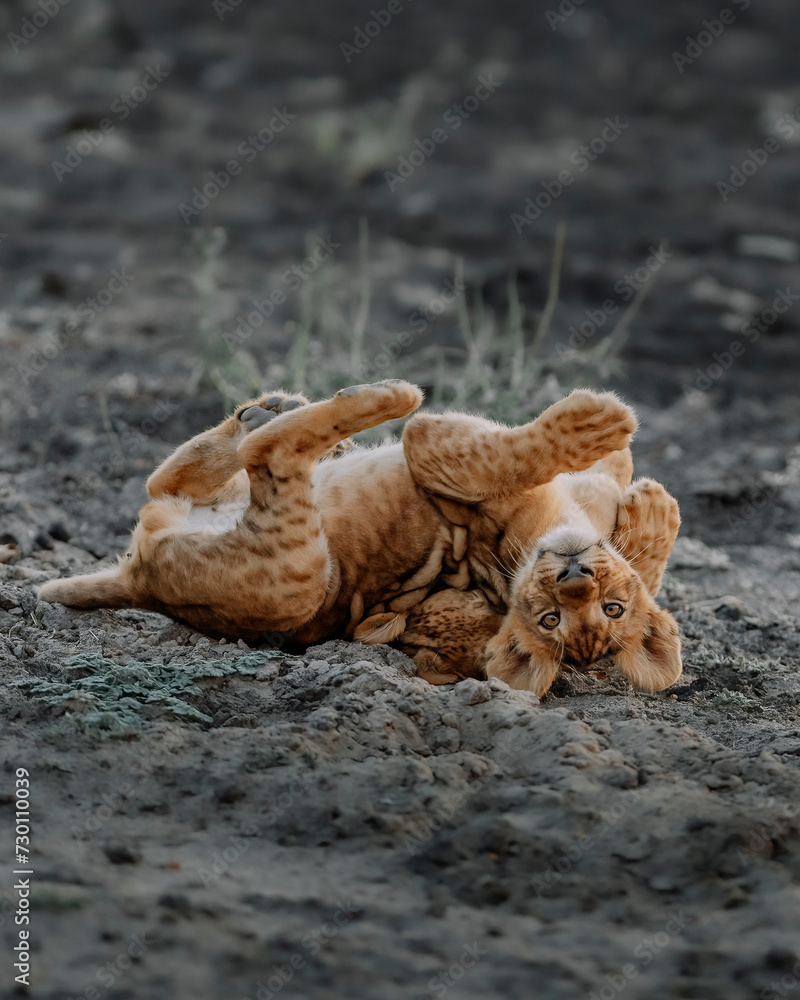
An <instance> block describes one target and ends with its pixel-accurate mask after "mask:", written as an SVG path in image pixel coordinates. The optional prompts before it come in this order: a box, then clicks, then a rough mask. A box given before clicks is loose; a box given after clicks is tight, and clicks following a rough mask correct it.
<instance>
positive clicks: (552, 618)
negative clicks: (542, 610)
mask: <svg viewBox="0 0 800 1000" xmlns="http://www.w3.org/2000/svg"><path fill="white" fill-rule="evenodd" d="M560 621H561V615H560V614H558V612H557V611H548V612H547V614H546V615H542V617H541V618H540V619H539V624H540V625H541V626H543V627H544V628H555V627H556V625H558V623H559V622H560Z"/></svg>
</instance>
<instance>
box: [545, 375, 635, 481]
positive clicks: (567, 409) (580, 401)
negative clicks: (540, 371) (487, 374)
mask: <svg viewBox="0 0 800 1000" xmlns="http://www.w3.org/2000/svg"><path fill="white" fill-rule="evenodd" d="M536 425H537V428H538V429H539V430H540V431H541V433H542V434H543V436H544V440H545V446H546V447H547V448H549V449H551V450H552V453H553V454H557V455H558V456H559V458H560V459H561V460H562V461H563V462H564V463H565V466H566V469H565V471H574V472H578V471H580V470H581V469H586V468H588V467H589V466H590V465H593V464H594V463H595V462H597V461H599V460H600V459H602V458H605V457H606V455H609V454H611V452H614V451H621V450H622V449H623V448H627V447H628V445H629V444H630V440H631V437H632V436H633V434H634V432H635V430H636V428H637V426H638V423H637V420H636V416H635V414H634V412H633V410H632V409H631V408H630V407H629V406H628V405H627V404H626V403H623V402H622V401H621V400H620V399H618V398H617V397H616V396H615V395H614V394H613V393H610V392H591V391H590V390H588V389H576V390H575V391H574V392H572V393H570V395H569V396H567V397H566V399H562V400H559V402H557V403H554V404H553V405H552V406H550V407H548V408H547V409H546V410H545V411H544V413H542V414H541V415H540V416H539V417H538V418H537V420H536Z"/></svg>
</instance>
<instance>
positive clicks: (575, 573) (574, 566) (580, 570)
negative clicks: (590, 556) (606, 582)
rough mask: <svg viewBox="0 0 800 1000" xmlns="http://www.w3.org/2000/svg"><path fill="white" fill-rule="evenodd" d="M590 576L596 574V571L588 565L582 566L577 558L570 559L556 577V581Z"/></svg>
mask: <svg viewBox="0 0 800 1000" xmlns="http://www.w3.org/2000/svg"><path fill="white" fill-rule="evenodd" d="M589 576H594V573H593V572H592V571H591V570H590V569H589V567H588V566H582V565H581V564H580V563H579V562H578V561H577V560H576V559H570V561H569V562H568V563H567V565H566V566H565V567H564V568H563V569H562V570H561V572H560V573H559V574H558V576H557V577H556V583H565V582H566V581H567V580H580V579H581V578H582V577H589Z"/></svg>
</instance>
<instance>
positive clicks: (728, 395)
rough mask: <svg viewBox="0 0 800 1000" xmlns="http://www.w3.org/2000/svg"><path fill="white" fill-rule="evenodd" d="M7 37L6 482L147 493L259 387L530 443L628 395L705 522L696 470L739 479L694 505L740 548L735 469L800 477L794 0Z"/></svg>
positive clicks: (799, 125)
mask: <svg viewBox="0 0 800 1000" xmlns="http://www.w3.org/2000/svg"><path fill="white" fill-rule="evenodd" d="M0 21H2V36H3V37H2V44H3V58H2V61H0V74H2V84H3V85H2V97H0V122H1V123H2V127H0V145H1V146H2V160H0V213H1V215H0V218H1V219H2V226H1V227H0V231H1V232H2V238H0V279H1V280H2V291H1V292H0V295H1V297H2V302H1V305H2V311H1V312H0V343H1V344H2V348H3V358H4V367H5V369H6V370H5V373H4V376H3V390H4V392H3V398H2V401H0V430H2V433H3V435H4V437H5V440H6V441H7V442H9V443H12V442H13V445H14V446H13V448H11V449H10V450H8V451H6V452H5V453H4V457H3V468H5V469H6V470H8V471H14V470H15V469H21V468H27V467H30V465H31V463H34V464H36V463H41V462H42V461H45V462H46V461H47V460H49V459H52V458H57V459H59V460H62V459H74V461H75V464H76V467H80V465H81V463H82V462H83V464H88V465H89V466H97V467H99V466H101V465H102V466H103V467H104V468H105V470H106V471H105V472H103V471H100V473H99V474H100V476H101V479H102V480H103V484H104V485H107V484H109V483H110V484H112V485H114V486H115V488H116V487H117V486H119V487H120V488H121V486H124V483H125V482H126V481H127V479H128V478H131V477H133V478H135V479H136V482H137V483H138V484H139V486H140V484H141V477H142V474H143V473H145V472H146V471H147V469H149V468H150V467H152V464H153V454H152V452H153V449H155V453H156V454H155V457H156V458H157V457H159V455H160V452H159V448H160V447H161V445H160V444H159V442H165V443H168V444H173V445H174V444H175V443H177V442H178V441H180V440H182V439H183V438H185V437H186V436H187V435H189V434H191V433H195V432H196V431H198V430H200V429H202V428H203V427H205V426H207V425H208V424H210V423H212V422H215V421H217V420H218V419H219V418H220V417H221V416H222V415H223V414H224V412H225V410H226V408H228V407H229V406H230V405H231V404H232V403H233V402H235V401H238V400H241V399H242V398H246V397H248V396H249V395H252V394H253V393H255V392H257V391H262V390H263V389H265V388H274V387H276V386H279V385H281V386H284V387H287V388H291V389H300V388H304V389H306V391H308V393H309V394H310V395H312V396H318V395H322V394H325V393H328V392H331V391H333V390H335V389H336V388H339V387H340V386H341V385H344V384H348V383H351V382H358V381H365V380H371V379H374V378H379V377H397V376H405V377H410V378H413V379H415V380H417V381H419V382H420V383H421V384H422V385H424V387H425V388H426V390H427V392H428V397H429V401H430V402H431V404H432V405H455V406H460V407H463V408H470V409H475V410H478V411H481V412H488V413H490V414H492V415H494V416H497V417H499V418H500V419H505V420H512V421H513V420H520V419H525V418H527V417H529V416H530V415H532V414H533V413H535V412H536V411H537V410H538V409H539V408H540V407H541V406H542V405H544V404H545V403H547V402H549V401H551V400H552V399H554V398H557V397H558V396H559V395H561V394H562V393H563V392H564V391H565V390H568V389H569V388H571V387H572V386H574V385H578V384H592V385H603V386H611V387H615V388H618V389H620V390H621V391H622V392H623V393H624V394H625V395H626V397H628V398H629V399H631V400H632V401H633V402H635V403H636V404H638V405H639V406H640V407H644V408H645V412H647V408H648V407H651V408H652V410H653V413H654V417H653V420H652V421H650V425H651V426H652V427H654V428H655V431H656V437H657V440H656V439H655V438H654V440H653V442H652V443H651V446H649V450H648V451H647V455H648V456H649V460H650V461H652V462H655V463H662V465H661V466H660V467H659V471H660V472H661V474H662V475H663V476H664V477H665V478H666V479H667V480H668V481H669V482H670V483H671V484H672V486H673V488H674V489H675V490H677V492H678V493H679V494H680V493H681V490H682V484H681V476H680V469H681V462H682V460H683V459H684V458H685V457H686V455H687V454H691V453H692V452H694V453H696V455H701V454H702V453H703V452H706V451H708V450H709V449H712V450H713V451H714V453H715V455H716V456H717V457H718V456H719V455H721V454H723V453H725V454H726V455H727V458H725V459H724V461H722V465H721V466H720V469H719V471H718V473H717V472H715V473H713V474H712V473H709V476H710V479H709V482H708V483H706V484H705V486H703V490H705V492H704V493H702V491H701V493H702V496H700V497H699V499H698V495H696V491H694V492H691V496H690V495H689V492H690V491H685V492H686V495H685V496H681V499H682V501H684V502H685V503H686V504H687V505H689V506H691V504H693V503H695V502H698V503H700V502H702V503H704V504H705V505H706V507H708V508H710V509H709V510H708V511H706V513H707V514H708V516H707V517H706V518H705V524H706V525H707V526H708V530H713V529H714V528H715V526H718V527H719V528H720V530H723V531H724V529H725V524H726V521H725V518H723V517H722V514H721V513H720V512H719V511H717V512H716V513H715V504H716V505H717V506H719V503H722V504H723V506H724V505H725V504H730V503H733V502H736V501H737V498H741V497H740V495H741V496H744V494H742V490H745V492H746V489H747V488H748V487H747V483H746V482H745V483H744V484H743V483H739V485H738V486H737V485H735V484H734V485H731V476H732V475H733V472H732V471H731V470H734V472H735V473H736V475H740V474H742V470H745V471H746V470H747V469H748V468H750V466H751V465H752V463H753V462H755V463H756V465H758V463H759V462H761V463H762V465H763V464H764V463H766V467H767V471H769V469H772V470H773V471H774V470H776V469H781V468H783V466H784V465H785V451H786V448H782V445H781V441H783V442H784V443H785V444H786V447H788V446H789V444H790V443H791V442H796V441H797V436H798V430H799V429H800V412H799V411H798V408H797V405H796V395H797V394H796V379H797V362H798V359H799V354H798V325H800V300H798V294H800V279H799V278H798V270H797V269H798V260H800V243H799V242H798V228H797V216H796V208H797V205H798V199H800V185H798V183H797V180H798V167H800V81H799V80H798V78H797V59H796V53H797V39H798V29H799V28H800V9H798V8H797V7H796V6H795V5H793V4H790V3H788V2H785V0H783V2H781V0H760V2H759V3H758V4H753V5H751V4H750V3H749V2H748V0H735V2H733V0H732V2H731V4H730V6H729V7H727V8H724V9H722V8H720V6H719V5H718V4H717V5H712V4H703V3H693V2H678V3H674V4H670V5H661V6H655V5H650V6H649V7H647V8H643V7H642V6H641V5H637V4H634V3H630V2H628V0H611V2H606V3H602V4H601V3H599V2H597V0H584V2H580V3H578V2H574V0H562V2H560V3H556V2H555V0H553V2H552V3H550V4H549V5H548V4H547V3H539V2H535V3H529V4H520V3H516V2H509V0H498V2H495V3H493V4H479V3H476V2H473V0H462V2H460V3H457V4H456V3H452V4H451V3H444V2H440V3H428V4H424V5H423V4H420V3H418V2H416V0H393V2H392V3H391V4H383V3H382V0H381V2H376V4H375V5H372V6H370V5H367V4H361V3H355V2H352V3H351V2H339V3H331V4H315V5H310V4H304V3H298V2H292V3H290V2H288V0H275V2H271V3H263V2H259V0H207V2H202V3H196V2H195V3H189V2H183V0H160V2H158V3H155V2H150V0H144V2H142V3H139V4H130V3H122V2H111V0H68V2H66V3H61V2H60V0H30V2H29V0H25V2H16V0H15V2H9V3H6V4H5V5H4V6H3V8H2V10H1V11H0ZM736 345H738V346H736ZM44 400H46V402H44ZM668 414H669V415H671V416H669V419H667V415H668ZM657 415H660V416H657ZM657 419H660V420H661V423H659V424H657V425H656V420H657ZM776 424H777V425H778V427H779V428H780V429H778V430H776V429H775V425H776ZM103 428H105V431H104V430H103ZM758 428H761V430H758ZM127 432H131V433H132V434H133V435H134V437H133V438H130V440H131V441H132V442H133V443H130V444H128V445H126V444H125V441H126V440H128V438H126V434H127ZM776 434H777V435H778V438H779V439H780V440H778V442H777V446H778V449H779V451H780V454H778V453H777V452H776V453H774V454H773V453H770V454H769V455H767V458H764V451H763V447H767V450H768V449H769V447H773V449H774V447H775V446H776V441H775V440H774V437H775V435H776ZM781 435H783V438H781ZM743 436H747V437H748V440H750V441H751V442H752V441H753V440H755V442H756V444H755V445H754V446H752V447H751V445H749V444H748V445H747V446H745V444H743V441H742V439H743ZM142 438H144V439H145V444H146V446H141V439H142ZM136 440H138V441H139V446H135V444H136ZM642 441H643V442H644V444H643V445H642V447H644V445H645V444H646V443H647V439H646V437H645V438H642ZM762 446H763V447H762ZM743 448H744V449H745V450H744V451H742V449H743ZM781 448H782V450H781ZM748 449H749V450H748ZM754 449H755V450H756V451H758V455H757V456H756V457H755V458H754V457H753V454H752V452H753V450H754ZM643 454H644V453H643ZM715 460H716V459H715ZM109 462H112V463H115V464H112V466H111V467H109V465H108V463H109ZM663 463H666V465H664V464H663ZM670 463H672V464H671V465H670ZM109 468H110V471H109ZM761 471H763V470H762V469H760V468H755V467H754V471H753V476H756V477H757V475H759V474H760V473H761ZM751 478H752V477H751ZM70 482H71V481H66V482H65V484H64V492H65V493H66V494H69V493H70V490H71V488H72V487H71V486H70ZM751 485H752V484H751ZM138 488H139V487H138V486H137V489H138ZM737 490H738V493H737ZM709 498H711V499H709ZM714 498H716V499H714ZM130 499H131V503H130V516H131V517H132V516H133V513H134V512H135V506H136V504H138V502H139V500H140V499H141V494H140V492H136V494H135V496H134V494H133V493H131V497H130ZM745 499H746V497H745ZM134 500H135V501H136V504H134V503H133V501H134ZM773 508H774V509H773V514H774V513H775V512H776V511H777V507H775V506H774V505H773ZM687 509H688V508H687ZM718 514H719V516H717V515H718ZM126 516H128V515H126ZM771 516H772V515H770V516H769V517H767V519H766V520H764V519H761V520H760V523H762V524H764V525H767V524H768V523H771V521H770V517H771ZM122 522H124V531H127V528H128V522H127V521H126V520H125V517H123V518H122ZM120 530H122V529H120ZM97 545H99V543H96V546H97ZM99 548H100V550H101V551H102V549H103V546H99Z"/></svg>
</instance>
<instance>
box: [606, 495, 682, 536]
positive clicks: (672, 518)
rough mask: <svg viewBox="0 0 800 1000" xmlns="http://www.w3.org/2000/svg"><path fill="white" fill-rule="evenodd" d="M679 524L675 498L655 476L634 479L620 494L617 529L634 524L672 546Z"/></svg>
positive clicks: (627, 528) (639, 530)
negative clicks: (621, 494) (652, 477)
mask: <svg viewBox="0 0 800 1000" xmlns="http://www.w3.org/2000/svg"><path fill="white" fill-rule="evenodd" d="M680 524H681V515H680V511H679V509H678V501H677V500H676V499H675V498H674V497H671V496H670V495H669V493H667V491H666V490H665V489H664V487H663V486H662V485H661V483H657V482H656V481H655V479H637V480H636V482H635V483H632V484H631V485H630V486H629V487H628V489H627V490H626V491H625V493H624V494H623V496H622V503H621V504H620V506H619V511H618V512H617V527H618V528H619V529H620V530H622V531H625V530H630V529H632V528H634V527H635V528H636V530H637V532H643V533H645V534H646V535H647V536H648V537H651V538H663V539H664V540H669V545H670V548H671V547H672V543H673V542H674V541H675V537H676V536H677V534H678V528H679V527H680Z"/></svg>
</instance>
